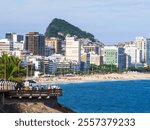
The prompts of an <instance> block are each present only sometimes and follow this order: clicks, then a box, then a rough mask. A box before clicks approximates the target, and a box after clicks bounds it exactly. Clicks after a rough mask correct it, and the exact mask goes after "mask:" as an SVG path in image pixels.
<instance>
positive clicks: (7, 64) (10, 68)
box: [0, 53, 25, 80]
mask: <svg viewBox="0 0 150 130" xmlns="http://www.w3.org/2000/svg"><path fill="white" fill-rule="evenodd" d="M24 74H25V68H23V67H21V60H20V59H18V58H17V57H14V56H8V55H7V54H5V53H3V54H2V56H1V57H0V77H1V78H2V79H4V80H17V79H18V78H21V77H22V76H24Z"/></svg>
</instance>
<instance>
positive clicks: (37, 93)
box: [9, 89, 62, 98]
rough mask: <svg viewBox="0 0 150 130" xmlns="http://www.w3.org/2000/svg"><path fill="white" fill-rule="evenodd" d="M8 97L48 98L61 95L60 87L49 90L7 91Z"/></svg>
mask: <svg viewBox="0 0 150 130" xmlns="http://www.w3.org/2000/svg"><path fill="white" fill-rule="evenodd" d="M9 96H10V98H13V97H17V98H25V97H26V98H27V97H28V98H34V97H38V98H42V97H46V98H50V97H52V96H53V97H57V96H62V89H50V90H19V91H17V90H14V91H9Z"/></svg>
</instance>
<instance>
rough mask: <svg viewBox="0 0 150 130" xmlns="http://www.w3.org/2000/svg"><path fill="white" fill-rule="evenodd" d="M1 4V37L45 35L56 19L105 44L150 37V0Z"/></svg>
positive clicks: (42, 0) (7, 0)
mask: <svg viewBox="0 0 150 130" xmlns="http://www.w3.org/2000/svg"><path fill="white" fill-rule="evenodd" d="M0 5H1V7H0V38H4V37H5V33H6V32H16V33H17V34H23V35H25V34H26V33H28V32H31V31H38V32H40V33H45V30H46V27H47V26H48V25H49V23H50V22H51V21H52V20H53V19H54V18H60V19H64V20H66V21H68V22H70V23H71V24H73V25H75V26H77V27H79V28H81V29H82V30H84V31H87V32H90V33H92V34H93V35H94V36H95V38H97V39H98V40H100V41H102V42H103V43H105V44H116V43H118V42H126V41H131V40H134V39H135V37H136V36H145V37H147V38H150V7H149V5H150V0H1V1H0Z"/></svg>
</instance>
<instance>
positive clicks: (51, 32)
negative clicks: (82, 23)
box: [45, 18, 95, 41]
mask: <svg viewBox="0 0 150 130" xmlns="http://www.w3.org/2000/svg"><path fill="white" fill-rule="evenodd" d="M67 34H70V35H71V36H73V35H76V36H77V37H79V38H89V39H90V40H92V41H94V40H95V39H94V36H93V35H92V34H90V33H87V32H85V31H82V30H81V29H79V28H78V27H76V26H74V25H72V24H70V23H68V22H66V21H65V20H62V19H57V18H55V19H53V20H52V22H51V23H50V24H49V26H48V27H47V29H46V32H45V37H48V38H49V37H58V38H60V39H65V36H66V35H67Z"/></svg>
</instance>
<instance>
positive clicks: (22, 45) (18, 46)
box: [14, 42, 24, 51]
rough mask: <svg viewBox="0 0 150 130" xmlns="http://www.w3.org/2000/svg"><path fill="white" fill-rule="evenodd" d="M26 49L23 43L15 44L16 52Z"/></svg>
mask: <svg viewBox="0 0 150 130" xmlns="http://www.w3.org/2000/svg"><path fill="white" fill-rule="evenodd" d="M23 49H24V43H23V42H14V50H19V51H22V50H23Z"/></svg>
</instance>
